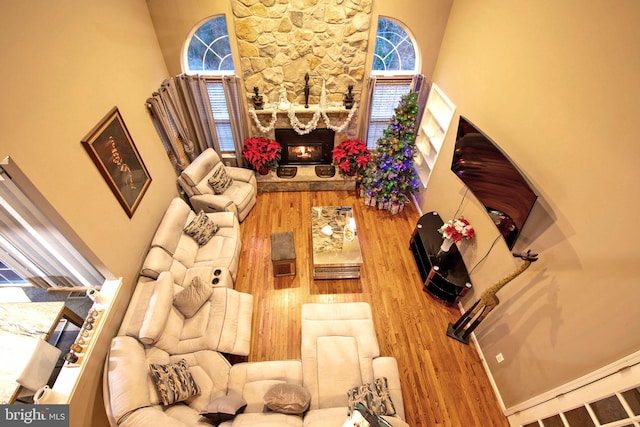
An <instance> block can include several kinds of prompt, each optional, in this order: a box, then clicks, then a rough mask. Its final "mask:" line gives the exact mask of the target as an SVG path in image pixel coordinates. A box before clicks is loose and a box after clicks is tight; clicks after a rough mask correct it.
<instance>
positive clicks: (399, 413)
mask: <svg viewBox="0 0 640 427" xmlns="http://www.w3.org/2000/svg"><path fill="white" fill-rule="evenodd" d="M372 367H373V377H374V378H380V377H386V378H387V385H388V386H389V394H390V395H391V401H392V402H393V406H395V408H396V417H398V418H400V419H401V420H404V419H405V418H404V401H403V400H402V388H401V386H400V372H399V371H398V361H397V360H396V359H395V357H376V358H374V359H373V363H372ZM387 418H388V417H385V419H387Z"/></svg>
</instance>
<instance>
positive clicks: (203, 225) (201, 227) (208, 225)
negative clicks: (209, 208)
mask: <svg viewBox="0 0 640 427" xmlns="http://www.w3.org/2000/svg"><path fill="white" fill-rule="evenodd" d="M218 229H219V227H218V225H217V224H216V223H215V222H213V220H212V219H211V218H209V217H208V216H207V214H205V213H204V211H200V212H199V213H198V215H197V216H196V217H195V218H194V219H193V220H192V221H191V222H190V223H189V224H188V225H187V226H186V227H185V228H184V232H185V233H187V234H188V235H189V236H191V237H193V239H194V240H195V241H196V242H198V245H200V246H203V245H206V244H207V242H208V241H209V240H211V238H212V237H213V235H214V234H216V233H217V232H218Z"/></svg>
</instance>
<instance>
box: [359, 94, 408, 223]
mask: <svg viewBox="0 0 640 427" xmlns="http://www.w3.org/2000/svg"><path fill="white" fill-rule="evenodd" d="M418 111H419V109H418V103H417V96H416V94H415V93H414V92H409V93H408V94H407V95H404V96H403V97H402V98H401V99H400V104H399V105H398V107H397V108H396V110H395V114H394V116H393V117H392V118H391V121H390V122H389V126H388V127H387V129H385V130H384V131H383V136H382V137H381V138H380V139H378V141H377V142H376V152H375V153H374V155H373V159H372V161H371V162H369V166H368V167H367V171H366V173H365V176H364V178H363V180H362V189H363V192H364V197H365V203H366V204H367V205H370V206H378V208H379V209H389V210H390V211H391V212H392V213H394V214H395V213H397V212H400V211H402V209H403V208H404V204H405V203H407V202H408V201H409V194H410V193H415V192H416V191H417V190H418V183H419V181H418V175H417V173H416V171H415V168H414V167H413V158H414V156H415V154H416V142H415V138H416V128H415V127H416V119H417V115H418Z"/></svg>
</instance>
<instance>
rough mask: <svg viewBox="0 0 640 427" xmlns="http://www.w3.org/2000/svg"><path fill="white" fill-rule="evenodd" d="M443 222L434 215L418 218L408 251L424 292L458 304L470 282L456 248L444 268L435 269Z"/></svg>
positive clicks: (434, 213) (432, 213) (438, 216)
mask: <svg viewBox="0 0 640 427" xmlns="http://www.w3.org/2000/svg"><path fill="white" fill-rule="evenodd" d="M443 224H444V222H443V221H442V219H441V218H440V215H438V213H437V212H429V213H426V214H424V215H422V216H421V217H420V219H419V220H418V223H417V224H416V228H415V229H414V231H413V234H412V235H411V239H410V241H409V248H410V249H411V252H412V253H413V257H414V259H415V261H416V265H417V266H418V270H419V271H420V277H421V278H422V283H423V286H424V290H425V291H426V292H429V293H430V294H431V295H433V296H435V297H437V298H439V299H441V300H443V301H445V302H448V303H457V302H458V301H459V300H460V298H462V297H463V296H464V295H465V294H466V293H467V292H468V291H469V289H471V288H472V284H471V279H469V274H468V273H467V268H466V266H465V265H464V261H463V260H462V256H461V255H460V252H458V247H457V246H456V245H453V246H451V249H449V252H448V254H447V262H446V266H444V268H442V269H441V268H439V267H438V266H436V263H435V260H436V254H437V253H438V250H439V249H440V244H441V243H442V236H441V235H440V233H439V232H438V229H439V228H440V227H442V225H443Z"/></svg>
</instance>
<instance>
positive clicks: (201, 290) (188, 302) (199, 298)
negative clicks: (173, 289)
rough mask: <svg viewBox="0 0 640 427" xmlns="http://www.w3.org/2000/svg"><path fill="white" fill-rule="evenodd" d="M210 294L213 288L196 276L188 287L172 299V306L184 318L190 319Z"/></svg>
mask: <svg viewBox="0 0 640 427" xmlns="http://www.w3.org/2000/svg"><path fill="white" fill-rule="evenodd" d="M212 293H213V286H211V285H210V284H209V283H207V282H205V281H203V280H201V279H200V277H198V276H196V277H194V278H193V280H192V281H191V283H190V284H189V286H187V287H186V288H184V289H183V290H181V291H180V292H178V293H177V294H176V295H175V296H174V297H173V305H174V306H175V307H176V308H177V309H178V310H180V313H182V314H183V315H184V317H186V318H190V317H193V315H194V314H196V313H197V312H198V310H200V308H201V307H202V306H203V305H204V303H206V302H207V300H208V299H209V297H210V296H211V294H212Z"/></svg>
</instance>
